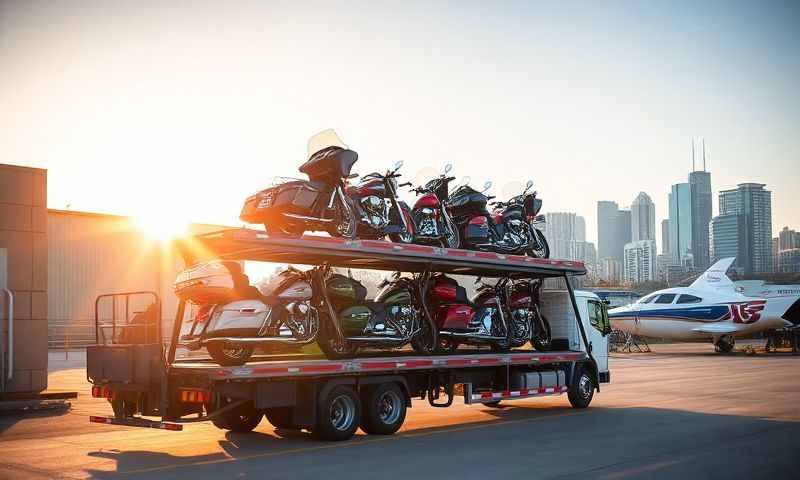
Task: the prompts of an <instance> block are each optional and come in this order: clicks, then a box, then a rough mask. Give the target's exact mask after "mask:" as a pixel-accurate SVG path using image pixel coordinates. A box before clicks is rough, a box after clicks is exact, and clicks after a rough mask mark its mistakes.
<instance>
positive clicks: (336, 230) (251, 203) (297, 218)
mask: <svg viewBox="0 0 800 480" xmlns="http://www.w3.org/2000/svg"><path fill="white" fill-rule="evenodd" d="M308 153H309V156H308V161H306V163H304V164H303V165H301V166H300V171H301V172H302V173H305V174H306V175H308V178H309V179H308V180H298V179H279V180H278V181H277V182H275V184H274V185H273V186H272V187H270V188H267V189H265V190H262V191H260V192H258V193H256V194H255V195H252V196H250V197H248V198H247V200H245V203H244V206H243V207H242V212H241V214H240V215H239V218H241V219H242V220H243V221H245V222H247V223H256V224H263V225H264V227H265V228H266V229H267V231H268V232H270V233H279V234H283V235H289V236H299V235H302V234H303V232H305V231H308V230H316V231H325V232H328V233H329V234H330V235H332V236H337V237H344V238H356V237H357V236H358V235H362V236H364V237H366V238H383V237H385V236H386V235H389V236H390V237H391V238H392V240H394V241H398V242H404V243H410V242H412V241H413V237H414V225H413V220H412V218H411V211H410V209H409V208H408V206H407V205H405V204H404V203H402V202H400V201H399V200H398V198H397V188H398V185H397V180H396V179H397V177H399V176H400V174H399V173H397V169H398V168H399V167H400V165H402V163H398V164H397V165H396V167H395V169H394V170H391V171H389V172H387V173H386V174H385V175H381V174H378V173H373V174H370V175H367V176H366V177H364V178H363V179H362V180H361V182H360V183H359V184H358V185H356V186H352V187H350V186H348V184H347V181H348V180H349V179H353V178H356V177H357V175H355V174H351V170H352V168H353V165H354V164H355V163H356V161H357V160H358V154H357V153H356V152H354V151H353V150H350V149H348V148H347V146H346V145H345V144H344V143H343V142H342V141H341V140H340V139H339V137H338V136H337V135H336V132H334V131H333V130H325V131H323V132H320V133H318V134H317V135H314V136H313V137H311V139H310V140H309V142H308Z"/></svg>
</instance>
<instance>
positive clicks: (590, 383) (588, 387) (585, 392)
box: [567, 367, 595, 408]
mask: <svg viewBox="0 0 800 480" xmlns="http://www.w3.org/2000/svg"><path fill="white" fill-rule="evenodd" d="M594 389H595V385H594V380H593V379H592V375H591V372H589V371H588V370H586V369H584V368H582V367H577V368H576V369H575V375H574V376H573V379H572V385H570V387H569V391H568V392H567V397H568V398H569V403H570V405H572V407H573V408H586V407H588V406H589V404H590V403H592V397H593V396H594Z"/></svg>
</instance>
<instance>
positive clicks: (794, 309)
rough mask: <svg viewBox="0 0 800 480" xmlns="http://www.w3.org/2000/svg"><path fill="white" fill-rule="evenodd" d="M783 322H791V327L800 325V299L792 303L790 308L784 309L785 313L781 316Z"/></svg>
mask: <svg viewBox="0 0 800 480" xmlns="http://www.w3.org/2000/svg"><path fill="white" fill-rule="evenodd" d="M781 317H783V319H784V320H786V321H788V322H792V325H795V326H797V325H800V298H798V299H797V300H795V301H794V303H793V304H792V306H791V307H789V308H787V309H786V312H784V313H783V315H781Z"/></svg>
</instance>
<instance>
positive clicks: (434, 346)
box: [411, 320, 439, 355]
mask: <svg viewBox="0 0 800 480" xmlns="http://www.w3.org/2000/svg"><path fill="white" fill-rule="evenodd" d="M411 348H413V349H414V351H415V352H417V353H419V354H420V355H433V354H434V353H436V352H437V350H438V349H439V335H437V332H436V330H435V329H434V328H432V327H431V325H430V324H429V323H428V321H426V320H423V321H422V329H421V330H420V332H419V333H417V334H416V335H414V337H413V338H412V339H411Z"/></svg>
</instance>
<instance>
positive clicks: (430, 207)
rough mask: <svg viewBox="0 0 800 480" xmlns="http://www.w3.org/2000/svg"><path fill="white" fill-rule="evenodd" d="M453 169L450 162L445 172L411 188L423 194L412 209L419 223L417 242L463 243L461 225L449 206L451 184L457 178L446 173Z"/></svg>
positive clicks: (429, 243)
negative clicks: (451, 213) (456, 220)
mask: <svg viewBox="0 0 800 480" xmlns="http://www.w3.org/2000/svg"><path fill="white" fill-rule="evenodd" d="M451 169H452V165H450V164H447V165H446V166H445V167H444V173H442V174H441V175H439V176H438V177H436V178H434V179H433V180H431V181H429V182H428V183H426V184H425V186H422V187H416V188H412V189H411V191H412V192H415V193H416V194H417V195H421V196H420V197H419V198H418V199H417V201H416V202H415V203H414V208H413V209H412V213H413V216H414V223H415V224H416V227H417V234H416V238H415V240H414V242H415V243H419V244H423V245H436V246H442V247H449V248H459V247H460V245H461V235H459V232H458V227H457V226H456V224H455V222H453V219H452V218H450V213H449V212H448V211H447V208H446V207H447V204H448V202H449V200H450V191H449V188H450V187H449V184H450V182H451V181H453V180H454V179H455V177H449V176H447V173H448V172H449V171H450V170H451Z"/></svg>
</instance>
